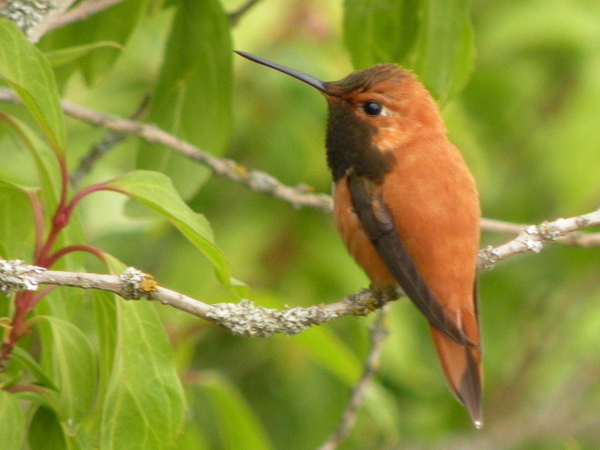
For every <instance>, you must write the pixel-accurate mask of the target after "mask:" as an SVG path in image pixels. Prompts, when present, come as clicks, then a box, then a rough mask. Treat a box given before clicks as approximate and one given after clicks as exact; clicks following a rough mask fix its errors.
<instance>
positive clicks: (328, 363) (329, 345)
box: [253, 293, 363, 386]
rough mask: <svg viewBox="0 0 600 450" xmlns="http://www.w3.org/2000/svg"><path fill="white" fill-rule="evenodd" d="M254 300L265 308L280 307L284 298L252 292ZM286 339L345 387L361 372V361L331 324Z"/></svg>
mask: <svg viewBox="0 0 600 450" xmlns="http://www.w3.org/2000/svg"><path fill="white" fill-rule="evenodd" d="M253 300H254V301H255V302H257V304H260V305H261V306H263V307H265V308H275V309H281V308H283V307H285V303H286V302H285V301H283V300H280V299H278V298H276V297H273V296H271V295H264V294H260V293H257V294H254V295H253ZM286 342H290V343H292V344H293V345H297V346H298V347H301V348H302V349H303V350H304V351H305V352H306V354H307V355H308V357H309V358H311V359H312V360H313V361H315V363H317V364H319V365H320V366H321V367H323V368H324V369H325V370H327V371H329V372H330V373H331V374H332V375H334V376H336V377H337V378H338V379H339V380H340V381H341V382H342V383H344V384H346V385H347V386H353V385H354V383H356V380H357V379H358V377H359V376H360V374H361V371H362V365H363V363H362V361H360V360H359V359H358V358H357V356H356V355H355V354H354V353H353V352H352V350H350V348H349V347H348V346H347V345H346V344H345V343H344V342H343V341H342V340H341V339H340V338H339V337H338V335H337V334H335V333H334V332H333V331H332V330H331V328H330V327H312V328H311V329H309V330H305V331H304V332H302V333H300V334H299V335H297V336H294V337H293V338H291V339H287V338H286Z"/></svg>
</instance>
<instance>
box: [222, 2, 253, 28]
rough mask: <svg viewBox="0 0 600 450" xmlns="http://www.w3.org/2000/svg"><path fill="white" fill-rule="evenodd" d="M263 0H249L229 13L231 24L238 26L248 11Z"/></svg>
mask: <svg viewBox="0 0 600 450" xmlns="http://www.w3.org/2000/svg"><path fill="white" fill-rule="evenodd" d="M260 1H261V0H247V1H246V3H244V4H243V5H242V6H240V7H239V8H238V9H236V10H235V11H232V12H230V13H229V14H228V17H229V25H231V26H232V27H234V26H236V25H237V24H238V22H239V21H240V19H241V18H242V17H243V16H245V15H246V13H248V11H250V10H251V9H252V8H253V7H254V6H256V4H257V3H258V2H260Z"/></svg>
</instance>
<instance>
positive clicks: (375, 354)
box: [320, 305, 389, 450]
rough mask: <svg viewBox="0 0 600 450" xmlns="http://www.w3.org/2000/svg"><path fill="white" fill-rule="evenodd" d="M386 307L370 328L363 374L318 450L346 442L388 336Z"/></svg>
mask: <svg viewBox="0 0 600 450" xmlns="http://www.w3.org/2000/svg"><path fill="white" fill-rule="evenodd" d="M388 313H389V312H388V307H387V305H385V306H384V307H383V308H382V309H381V310H380V311H379V315H378V316H377V320H376V321H375V322H374V323H373V325H372V326H371V349H370V350H369V354H368V355H367V358H366V359H365V365H364V369H363V373H362V375H361V377H360V379H359V380H358V382H357V383H356V385H354V387H353V388H352V392H351V394H350V400H349V401H348V403H347V405H346V408H345V409H344V412H343V413H342V417H341V420H340V423H339V424H338V426H337V427H336V429H335V430H334V432H333V433H332V434H331V436H329V438H328V439H327V441H326V442H325V443H324V444H323V445H322V446H321V447H320V450H335V449H336V448H338V446H339V445H340V444H341V443H342V442H344V441H345V440H346V438H347V437H348V435H349V434H350V431H352V428H354V424H355V423H356V416H357V414H358V409H359V408H360V406H361V405H362V404H363V400H364V397H365V393H366V390H367V388H368V387H369V385H370V384H371V381H372V380H373V377H374V376H375V373H376V372H377V369H378V367H379V360H380V357H381V351H382V350H383V344H384V342H385V338H386V336H387V334H388V329H387V320H388Z"/></svg>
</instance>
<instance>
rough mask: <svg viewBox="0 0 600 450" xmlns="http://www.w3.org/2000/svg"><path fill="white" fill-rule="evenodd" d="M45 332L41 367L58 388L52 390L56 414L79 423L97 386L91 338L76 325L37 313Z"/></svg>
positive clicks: (73, 423) (72, 422)
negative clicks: (89, 339)
mask: <svg viewBox="0 0 600 450" xmlns="http://www.w3.org/2000/svg"><path fill="white" fill-rule="evenodd" d="M35 320H36V322H37V323H38V324H39V327H40V334H41V336H42V343H43V345H42V367H43V370H44V372H45V373H47V374H52V379H53V382H54V384H55V385H56V386H58V388H59V392H51V395H52V398H53V399H54V401H53V404H54V406H55V409H56V412H57V414H59V416H60V419H61V420H62V421H65V422H68V423H69V424H70V426H75V427H76V426H77V425H78V424H79V422H80V421H81V420H82V419H83V418H85V417H86V415H88V414H89V412H90V409H91V407H92V402H93V399H94V392H95V388H96V364H95V359H94V353H93V350H92V347H91V345H90V343H89V341H88V338H87V336H86V335H85V334H83V332H82V331H81V330H80V329H79V328H77V327H76V326H75V325H73V324H71V323H69V322H66V321H64V320H61V319H58V318H56V317H50V316H37V317H36V318H35Z"/></svg>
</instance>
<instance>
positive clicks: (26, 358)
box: [12, 346, 58, 391]
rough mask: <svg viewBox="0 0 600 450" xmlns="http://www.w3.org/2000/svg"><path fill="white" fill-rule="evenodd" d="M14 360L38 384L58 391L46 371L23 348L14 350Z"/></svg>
mask: <svg viewBox="0 0 600 450" xmlns="http://www.w3.org/2000/svg"><path fill="white" fill-rule="evenodd" d="M12 359H13V360H14V361H16V362H18V363H20V364H21V365H22V366H23V367H25V368H26V369H27V370H29V372H30V373H31V375H33V377H34V378H35V380H36V382H37V384H39V385H41V386H44V387H47V388H50V389H53V390H55V391H58V388H57V387H56V385H55V384H54V383H53V382H52V380H51V379H50V377H48V375H46V373H45V372H44V369H42V367H41V366H40V365H39V364H38V363H37V361H36V360H35V359H33V357H32V356H31V355H30V354H29V353H27V352H26V351H25V350H23V349H22V348H21V347H18V346H17V347H15V348H14V350H13V355H12Z"/></svg>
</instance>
